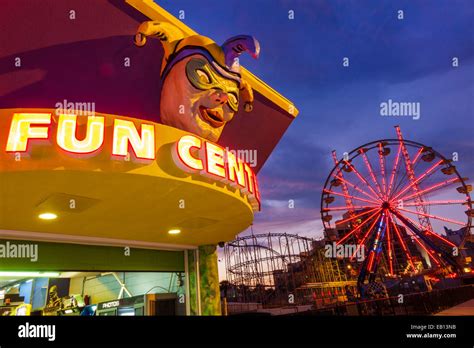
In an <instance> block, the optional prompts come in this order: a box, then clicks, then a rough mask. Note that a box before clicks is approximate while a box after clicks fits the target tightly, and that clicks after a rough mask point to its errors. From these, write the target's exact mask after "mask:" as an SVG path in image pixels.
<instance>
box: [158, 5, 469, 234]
mask: <svg viewBox="0 0 474 348" xmlns="http://www.w3.org/2000/svg"><path fill="white" fill-rule="evenodd" d="M157 2H158V4H159V5H161V6H162V7H164V8H165V9H166V10H168V11H169V12H170V13H172V14H173V15H175V16H178V14H179V11H180V10H184V11H185V19H184V20H183V22H184V23H186V24H187V25H188V26H190V27H191V28H193V29H194V30H196V31H197V32H198V33H200V34H202V35H206V36H209V37H211V38H212V39H214V40H215V41H216V42H218V43H222V42H224V41H225V40H226V39H227V38H229V37H230V36H233V35H237V34H250V35H253V36H255V37H256V38H257V39H258V40H259V41H260V44H261V54H260V58H259V59H258V60H255V61H254V60H252V58H250V57H249V56H242V58H241V62H242V64H243V65H244V66H245V67H246V68H248V69H249V70H250V71H252V72H253V73H254V74H255V75H257V76H259V77H260V78H261V79H263V80H264V81H265V82H267V83H268V84H269V85H270V86H272V87H273V88H275V89H276V90H277V91H279V92H280V93H281V94H282V95H284V96H285V97H287V98H288V99H290V100H291V101H293V102H294V103H295V105H296V106H297V108H298V109H299V111H300V113H299V115H298V117H297V118H296V120H295V121H294V122H293V123H292V124H291V126H290V127H289V129H288V131H287V132H286V133H285V135H284V137H283V138H282V139H281V141H280V143H279V144H278V145H277V147H276V149H275V151H274V152H273V153H272V155H271V156H270V158H269V160H268V161H267V163H266V164H265V166H264V167H263V169H262V170H261V172H260V173H259V180H260V185H261V193H262V198H263V206H262V212H261V213H259V214H256V217H255V223H254V232H255V233H264V232H270V231H271V232H290V233H298V234H300V235H307V236H311V237H313V238H319V237H321V236H322V224H321V221H320V212H319V210H320V208H319V204H320V197H321V190H322V187H323V184H324V181H325V180H326V177H327V176H328V174H329V171H330V170H331V168H332V159H331V150H333V149H335V150H336V151H337V152H338V154H339V155H340V156H341V155H342V153H343V152H344V151H350V150H352V149H354V148H356V147H358V146H360V145H362V144H364V143H367V142H370V141H373V140H377V139H382V138H395V137H396V133H395V129H394V128H393V126H394V125H397V124H399V125H400V126H401V128H402V131H403V133H404V136H405V138H406V139H410V140H414V141H417V142H421V143H423V144H426V145H429V146H432V147H434V148H435V149H436V150H437V151H439V152H440V153H442V154H444V155H445V156H446V157H451V154H452V153H453V152H457V153H458V154H459V162H457V163H456V166H457V168H458V170H459V172H460V173H461V174H462V176H465V177H472V176H473V174H474V161H473V150H474V146H473V142H472V125H473V111H474V109H473V97H474V60H473V58H474V29H473V23H474V7H473V6H472V1H470V0H464V1H452V0H449V1H430V2H427V1H396V2H395V1H380V0H373V1H347V0H344V1H334V0H332V1H325V0H321V1H316V0H312V1H304V0H295V1H284V0H280V1H276V0H254V1H248V0H240V1H239V0H226V1H220V2H216V1H213V0H202V1H199V2H196V1H193V0H172V1H157ZM290 10H293V11H294V19H293V20H290V19H288V11H290ZM399 10H402V11H403V17H404V18H403V19H402V20H400V19H398V18H397V17H398V15H399V12H398V11H399ZM344 57H348V58H349V66H348V67H344V66H343V59H344ZM453 57H457V58H458V60H459V66H458V67H453V66H452V61H453ZM389 99H392V100H393V101H400V102H417V103H420V110H421V114H420V115H421V117H420V119H418V120H413V119H412V118H410V117H382V116H381V115H380V103H382V102H386V101H388V100H389ZM290 199H292V200H294V201H295V208H294V209H289V208H288V200H290ZM244 233H248V231H246V232H244Z"/></svg>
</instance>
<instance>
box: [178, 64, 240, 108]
mask: <svg viewBox="0 0 474 348" xmlns="http://www.w3.org/2000/svg"><path fill="white" fill-rule="evenodd" d="M186 76H187V78H188V80H189V82H190V83H191V84H192V85H193V86H194V87H195V88H197V89H200V90H203V91H205V90H211V89H216V90H221V91H224V92H225V93H226V94H227V98H228V102H227V104H228V106H229V107H230V108H231V109H232V111H234V112H237V111H238V108H239V95H238V92H233V91H231V90H232V88H229V84H230V82H229V81H227V79H225V78H222V77H220V76H218V75H217V74H216V73H215V72H214V71H213V69H212V68H211V67H210V66H209V65H208V64H207V63H206V62H205V61H204V60H202V59H195V58H194V59H191V60H190V61H189V62H188V63H187V64H186Z"/></svg>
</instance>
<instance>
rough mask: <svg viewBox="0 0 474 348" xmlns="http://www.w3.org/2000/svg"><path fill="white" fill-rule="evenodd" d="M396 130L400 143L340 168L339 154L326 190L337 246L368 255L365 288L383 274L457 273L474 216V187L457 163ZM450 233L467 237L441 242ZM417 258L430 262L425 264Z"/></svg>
mask: <svg viewBox="0 0 474 348" xmlns="http://www.w3.org/2000/svg"><path fill="white" fill-rule="evenodd" d="M395 128H396V134H397V138H396V139H383V140H378V141H374V142H371V143H368V144H365V145H362V146H360V147H358V148H356V149H354V150H353V151H351V152H349V153H345V156H344V158H343V159H341V160H338V159H337V156H336V153H335V151H333V152H332V157H333V160H334V167H333V169H332V171H331V173H330V175H329V177H328V179H327V180H326V183H325V186H324V189H323V194H322V199H321V218H322V221H323V224H324V227H325V230H326V232H328V231H334V230H337V229H339V230H340V231H342V232H341V233H342V234H341V235H339V236H338V237H337V238H338V241H337V244H342V243H348V242H354V243H356V244H357V248H365V250H368V255H367V256H366V258H365V261H364V262H363V263H362V265H361V266H360V267H359V282H362V283H363V282H364V280H365V277H366V276H369V277H372V278H373V277H375V274H376V272H377V269H378V268H383V269H384V270H385V274H388V275H391V276H395V275H397V274H402V273H407V272H409V273H417V272H420V271H430V270H439V269H443V270H446V272H445V273H448V274H449V273H451V274H453V273H455V272H457V271H458V268H459V267H458V264H459V265H460V261H459V255H458V254H456V253H454V252H453V250H456V251H457V250H459V249H461V248H462V247H463V245H464V242H465V240H466V237H467V236H468V234H469V233H470V229H471V218H472V217H473V216H474V214H473V210H472V201H471V197H470V192H471V191H472V185H470V184H467V183H466V181H467V180H468V179H467V178H464V177H462V176H461V175H460V174H459V173H458V171H457V168H456V166H454V165H453V164H452V162H453V161H452V160H449V159H447V158H445V157H444V156H443V155H441V154H440V153H439V152H437V151H436V150H434V149H433V148H432V147H430V146H425V145H423V144H420V143H417V142H414V141H410V140H405V139H404V138H403V135H402V132H401V130H400V128H399V127H398V126H397V127H395ZM446 177H449V178H446ZM459 194H463V195H464V197H463V198H462V199H460V197H459ZM466 207H467V210H466ZM416 220H417V221H416ZM433 224H435V227H433ZM443 226H445V228H450V229H456V230H458V232H459V231H460V235H461V237H460V238H458V239H457V240H454V239H449V238H448V237H447V236H444V235H442V234H441V233H440V227H441V228H442V227H443ZM338 233H339V232H338ZM398 249H400V251H399V252H397V250H398ZM414 250H419V251H420V252H421V253H423V254H424V255H426V258H427V259H429V260H430V262H425V264H423V263H422V262H420V260H418V257H415V256H414V255H412V254H413V251H414ZM396 255H403V258H401V257H400V256H397V257H396ZM351 259H353V258H351ZM400 260H402V261H400ZM397 262H398V263H399V264H397Z"/></svg>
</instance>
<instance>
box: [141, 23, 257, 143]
mask: <svg viewBox="0 0 474 348" xmlns="http://www.w3.org/2000/svg"><path fill="white" fill-rule="evenodd" d="M148 37H154V38H158V39H159V40H160V41H161V44H162V45H163V48H164V57H163V62H162V67H161V79H162V92H161V104H160V116H161V121H162V123H163V124H166V125H168V126H173V127H176V128H179V129H182V130H185V131H188V132H192V133H194V134H197V135H199V136H201V137H203V138H206V139H209V140H211V141H217V140H218V139H219V137H220V135H221V133H222V130H223V129H224V126H225V125H226V124H227V123H228V122H230V121H231V120H232V118H233V117H234V114H235V113H236V112H237V111H238V109H239V106H240V105H243V108H244V110H245V111H246V112H250V111H252V108H253V92H252V88H251V87H250V84H249V83H248V82H246V81H245V80H244V79H242V77H241V75H240V65H239V59H238V57H239V56H240V55H241V54H242V53H243V52H248V53H250V55H251V56H252V57H253V58H258V55H259V52H260V45H259V43H258V41H257V40H256V39H255V38H253V37H252V36H247V35H240V36H235V37H232V38H230V39H229V40H227V41H226V42H224V44H223V45H222V46H219V45H217V44H216V43H215V42H214V41H212V40H211V39H209V38H207V37H205V36H201V35H192V36H188V37H184V35H183V34H182V32H181V31H180V30H179V29H178V28H176V27H175V26H173V25H171V24H168V23H160V22H155V21H149V22H145V23H142V24H141V25H140V27H139V28H138V30H137V34H136V35H135V44H136V45H137V46H140V47H141V46H144V45H145V43H146V41H147V38H148Z"/></svg>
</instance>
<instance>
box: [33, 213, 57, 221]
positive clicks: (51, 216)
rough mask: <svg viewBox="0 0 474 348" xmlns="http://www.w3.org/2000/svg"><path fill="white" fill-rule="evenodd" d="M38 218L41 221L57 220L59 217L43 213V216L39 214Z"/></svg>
mask: <svg viewBox="0 0 474 348" xmlns="http://www.w3.org/2000/svg"><path fill="white" fill-rule="evenodd" d="M38 217H39V218H40V219H41V220H54V219H56V218H57V217H58V216H57V215H56V214H54V213H42V214H39V215H38Z"/></svg>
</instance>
